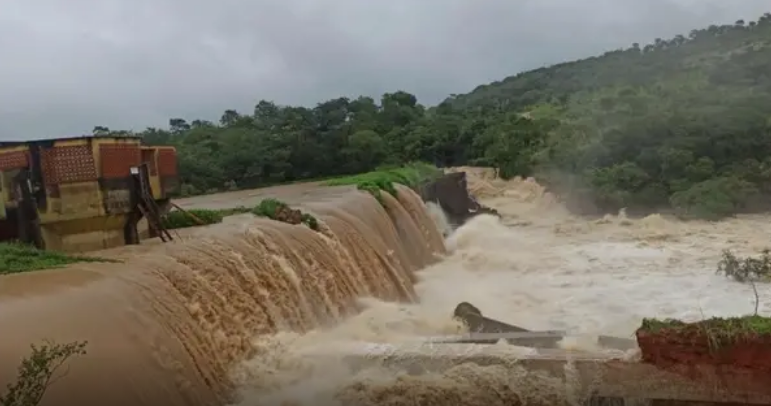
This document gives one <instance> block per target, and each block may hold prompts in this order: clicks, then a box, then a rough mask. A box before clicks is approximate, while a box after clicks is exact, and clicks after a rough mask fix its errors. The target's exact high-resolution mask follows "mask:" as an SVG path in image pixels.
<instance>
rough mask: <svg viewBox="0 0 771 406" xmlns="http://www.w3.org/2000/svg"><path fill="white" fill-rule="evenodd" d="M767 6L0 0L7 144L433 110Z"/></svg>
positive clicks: (675, 0)
mask: <svg viewBox="0 0 771 406" xmlns="http://www.w3.org/2000/svg"><path fill="white" fill-rule="evenodd" d="M765 11H771V3H769V1H768V0H590V1H580V0H476V1H471V0H388V1H383V0H219V1H215V0H67V1H64V0H2V12H0V140H10V139H30V138H50V137H59V136H72V135H81V134H86V133H90V132H91V129H92V128H93V127H94V125H105V126H108V127H110V128H113V129H119V128H120V129H136V130H140V129H143V128H144V127H147V126H165V125H166V124H167V123H168V119H169V118H170V117H183V118H186V119H195V118H203V119H210V120H217V119H218V118H219V116H220V115H221V113H222V111H223V110H225V109H228V108H235V109H238V110H240V111H243V112H249V111H251V109H252V107H253V106H254V104H255V103H256V102H257V101H258V100H260V99H267V100H273V101H275V102H278V103H281V104H305V105H312V104H315V103H316V102H319V101H322V100H325V99H329V98H333V97H337V96H340V95H345V96H356V95H359V94H365V95H371V96H376V97H377V96H379V95H380V94H382V93H383V92H386V91H393V90H397V89H402V90H406V91H409V92H412V93H414V94H416V95H417V96H418V98H419V100H420V101H421V102H422V103H424V104H434V103H436V102H438V101H440V100H441V99H443V98H445V97H446V96H447V95H448V94H450V93H465V92H467V91H469V90H471V89H473V88H474V87H476V86H477V85H479V84H482V83H487V82H491V81H494V80H499V79H502V78H504V77H506V76H509V75H512V74H515V73H517V72H519V71H522V70H528V69H531V68H535V67H539V66H541V65H545V64H552V63H555V62H560V61H564V60H569V59H575V58H580V57H583V56H589V55H592V54H597V53H601V52H603V51H605V50H608V49H613V48H617V47H621V46H627V45H629V44H631V43H633V42H641V43H646V42H650V41H651V40H653V39H654V38H656V37H669V36H672V35H675V34H678V33H686V34H687V33H688V31H690V29H692V28H701V27H704V26H707V25H709V24H712V23H727V22H733V21H735V20H737V19H739V18H745V19H754V18H756V17H757V16H759V15H761V14H762V13H763V12H765Z"/></svg>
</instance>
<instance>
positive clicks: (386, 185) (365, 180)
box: [323, 163, 442, 204]
mask: <svg viewBox="0 0 771 406" xmlns="http://www.w3.org/2000/svg"><path fill="white" fill-rule="evenodd" d="M441 174H442V171H441V170H439V169H437V168H436V167H435V166H432V165H428V164H424V163H413V164H409V165H406V166H402V167H392V168H379V169H377V170H375V171H372V172H367V173H362V174H359V175H352V176H345V177H341V178H335V179H330V180H328V181H326V182H324V183H323V184H324V185H325V186H356V188H357V189H359V190H362V191H366V192H369V193H370V194H372V196H374V197H375V198H376V199H377V200H378V201H379V202H380V203H381V204H382V203H383V197H382V195H381V191H383V190H384V191H386V192H388V193H390V194H391V195H393V196H396V186H395V185H394V184H395V183H400V184H402V185H405V186H409V187H412V188H414V187H417V186H419V185H420V184H421V183H423V182H425V181H428V180H431V179H434V178H436V177H438V176H440V175H441Z"/></svg>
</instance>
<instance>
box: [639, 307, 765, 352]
mask: <svg viewBox="0 0 771 406" xmlns="http://www.w3.org/2000/svg"><path fill="white" fill-rule="evenodd" d="M640 330H642V331H646V332H650V333H670V334H673V335H677V334H678V333H680V334H690V333H694V332H697V331H700V332H702V333H703V334H704V335H705V336H706V337H707V339H708V340H709V343H710V346H711V347H714V348H719V347H721V346H726V345H730V344H732V343H735V342H737V341H741V339H743V338H752V337H757V336H771V318H768V317H763V316H759V315H756V314H753V315H748V316H741V317H728V318H722V317H713V318H710V319H706V320H702V321H698V322H694V323H686V322H683V321H680V320H675V319H665V320H659V319H643V322H642V326H641V327H640Z"/></svg>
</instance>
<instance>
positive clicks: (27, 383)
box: [0, 341, 87, 406]
mask: <svg viewBox="0 0 771 406" xmlns="http://www.w3.org/2000/svg"><path fill="white" fill-rule="evenodd" d="M86 344H87V342H85V341H83V342H73V343H69V344H64V345H61V344H54V343H51V342H45V343H44V344H43V345H42V346H39V347H38V346H36V345H34V344H32V345H31V346H30V347H31V348H32V354H31V355H30V356H29V357H27V358H25V359H24V360H22V361H21V365H19V368H18V377H17V380H16V382H14V383H10V384H8V385H7V386H6V387H5V394H3V395H0V406H37V405H38V404H39V403H40V401H41V400H42V399H43V396H44V395H45V393H46V390H48V387H49V386H51V385H52V384H54V383H55V382H56V381H57V380H58V379H59V378H62V377H63V376H64V375H65V374H66V371H64V372H61V373H59V372H60V371H59V370H60V368H61V367H62V366H63V365H64V363H65V362H67V360H69V359H70V358H72V357H73V356H76V355H85V354H86Z"/></svg>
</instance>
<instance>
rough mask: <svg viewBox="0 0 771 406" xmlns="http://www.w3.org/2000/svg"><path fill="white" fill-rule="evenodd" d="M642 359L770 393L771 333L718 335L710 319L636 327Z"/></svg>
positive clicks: (721, 383) (693, 376)
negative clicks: (663, 325) (671, 324)
mask: <svg viewBox="0 0 771 406" xmlns="http://www.w3.org/2000/svg"><path fill="white" fill-rule="evenodd" d="M636 336H637V343H638V345H639V346H640V351H641V353H642V362H645V363H649V364H653V365H656V366H657V367H659V368H661V369H665V370H667V371H671V372H674V373H677V374H679V375H681V376H685V377H687V378H689V379H693V380H698V381H700V382H704V383H705V384H709V385H710V386H713V385H714V386H716V387H719V388H725V389H726V390H730V389H731V388H735V389H742V390H746V391H751V392H756V393H771V335H769V334H762V335H761V334H757V333H753V332H749V331H747V332H742V333H734V334H733V335H732V336H731V337H730V338H729V337H726V336H725V335H723V336H721V335H720V332H719V330H717V329H716V327H715V325H714V322H713V321H706V322H698V323H692V324H682V325H677V326H674V327H660V328H655V329H646V328H642V327H641V328H639V329H638V330H637V332H636Z"/></svg>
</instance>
